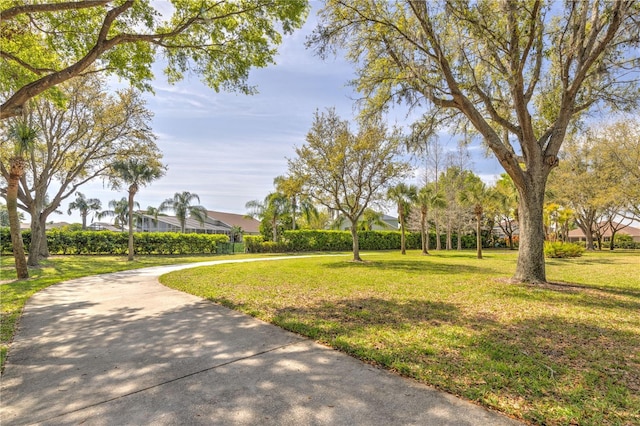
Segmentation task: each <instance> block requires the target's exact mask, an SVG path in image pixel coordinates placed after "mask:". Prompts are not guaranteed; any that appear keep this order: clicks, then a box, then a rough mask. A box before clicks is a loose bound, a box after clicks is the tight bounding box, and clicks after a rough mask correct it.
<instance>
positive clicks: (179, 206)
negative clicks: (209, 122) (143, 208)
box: [158, 191, 208, 234]
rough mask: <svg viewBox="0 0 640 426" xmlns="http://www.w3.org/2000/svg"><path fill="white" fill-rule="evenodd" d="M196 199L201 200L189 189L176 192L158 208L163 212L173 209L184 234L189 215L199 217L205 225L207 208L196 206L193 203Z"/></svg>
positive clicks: (201, 223)
mask: <svg viewBox="0 0 640 426" xmlns="http://www.w3.org/2000/svg"><path fill="white" fill-rule="evenodd" d="M195 200H197V201H198V203H199V202H200V197H199V196H198V194H192V193H191V192H189V191H182V192H176V193H175V194H174V195H173V198H167V199H166V200H164V201H163V202H162V204H160V207H158V210H159V211H161V212H163V211H166V210H173V212H174V214H175V215H176V219H178V221H179V222H180V232H182V233H183V234H184V232H185V226H186V223H187V215H189V216H191V217H193V218H195V219H197V220H198V222H200V225H203V224H204V222H205V220H207V217H208V214H207V209H205V208H204V207H203V206H199V205H196V206H194V205H192V204H191V203H192V202H193V201H195Z"/></svg>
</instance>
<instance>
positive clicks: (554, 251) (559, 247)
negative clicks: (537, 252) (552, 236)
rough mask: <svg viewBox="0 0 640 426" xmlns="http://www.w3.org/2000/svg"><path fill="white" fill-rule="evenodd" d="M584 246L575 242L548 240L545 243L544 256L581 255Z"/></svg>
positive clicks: (565, 256)
mask: <svg viewBox="0 0 640 426" xmlns="http://www.w3.org/2000/svg"><path fill="white" fill-rule="evenodd" d="M582 253H584V247H582V246H580V245H578V244H574V243H563V242H554V243H551V242H547V243H545V244H544V256H545V257H549V258H567V257H580V256H582Z"/></svg>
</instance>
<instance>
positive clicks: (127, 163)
mask: <svg viewBox="0 0 640 426" xmlns="http://www.w3.org/2000/svg"><path fill="white" fill-rule="evenodd" d="M111 170H112V178H113V182H115V183H116V187H117V186H119V184H120V183H124V184H125V185H128V186H129V188H128V190H127V191H128V193H129V198H128V203H127V204H128V211H129V217H128V219H129V250H128V251H129V253H128V256H127V259H128V260H130V261H131V260H133V216H134V215H133V211H134V210H133V209H134V203H135V202H134V197H135V195H136V193H137V192H138V190H139V189H140V186H146V185H147V184H149V183H151V182H153V181H154V180H156V179H159V178H161V177H162V176H163V175H164V171H165V168H164V167H163V166H162V165H161V164H160V163H159V162H158V161H149V160H147V161H144V160H140V159H137V158H129V159H127V160H120V161H116V162H114V163H113V164H112V165H111ZM138 208H139V207H138Z"/></svg>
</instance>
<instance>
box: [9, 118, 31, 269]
mask: <svg viewBox="0 0 640 426" xmlns="http://www.w3.org/2000/svg"><path fill="white" fill-rule="evenodd" d="M37 137H38V129H36V128H34V127H32V126H31V125H30V124H29V123H27V122H25V121H16V122H14V123H13V125H12V126H11V127H10V129H9V138H10V139H11V141H12V143H13V153H12V156H11V158H9V179H8V181H7V192H6V197H7V214H8V216H9V232H10V234H11V245H12V246H13V258H14V260H15V265H16V276H17V277H18V279H26V278H29V269H28V268H27V259H26V257H25V254H24V244H23V242H22V231H21V230H20V218H19V216H18V186H19V182H20V179H22V176H23V175H24V173H25V168H26V161H25V158H24V156H25V154H27V153H28V152H29V151H30V150H31V149H33V146H34V144H35V142H36V139H37Z"/></svg>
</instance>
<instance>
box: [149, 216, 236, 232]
mask: <svg viewBox="0 0 640 426" xmlns="http://www.w3.org/2000/svg"><path fill="white" fill-rule="evenodd" d="M142 216H144V217H147V218H150V219H153V220H156V218H154V217H153V216H150V215H146V214H145V215H142ZM157 221H158V222H162V223H166V224H168V225H170V226H175V227H176V228H180V221H179V220H178V218H176V217H175V216H158V218H157ZM184 226H185V229H198V230H207V231H217V232H229V228H228V227H226V226H220V225H215V224H213V223H208V222H204V223H200V222H199V221H198V220H196V219H191V218H189V217H188V218H187V220H186V221H185V224H184Z"/></svg>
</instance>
